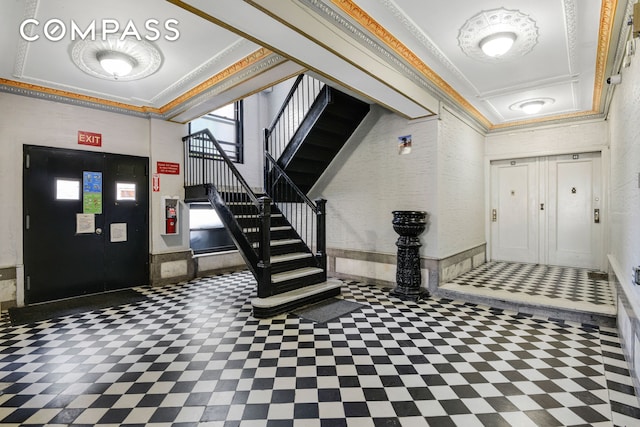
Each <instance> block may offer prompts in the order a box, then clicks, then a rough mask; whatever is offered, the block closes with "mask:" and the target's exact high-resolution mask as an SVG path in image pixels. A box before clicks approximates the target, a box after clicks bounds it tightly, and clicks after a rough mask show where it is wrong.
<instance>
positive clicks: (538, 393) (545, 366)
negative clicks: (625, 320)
mask: <svg viewBox="0 0 640 427" xmlns="http://www.w3.org/2000/svg"><path fill="white" fill-rule="evenodd" d="M254 289H255V282H254V281H253V279H252V277H251V276H250V274H249V273H247V272H239V273H233V274H226V275H221V276H216V277H211V278H204V279H199V280H194V281H192V282H189V283H186V284H180V285H174V286H166V287H162V288H141V289H140V290H141V291H142V292H144V293H145V294H146V295H147V296H148V299H147V300H145V301H143V302H139V303H135V304H131V305H127V306H121V307H117V308H111V309H105V310H101V311H96V312H91V313H84V314H78V315H74V316H69V317H65V318H59V319H53V320H50V321H45V322H40V323H35V324H31V325H26V326H15V327H14V326H10V325H9V324H7V323H5V324H4V325H0V393H1V394H0V424H1V425H3V426H4V425H52V426H53V425H71V424H73V425H104V426H106V425H114V426H134V425H149V426H198V425H209V426H218V427H257V426H261V427H281V426H282V427H285V426H287V427H289V426H291V427H298V426H304V427H314V426H317V427H340V426H357V427H372V426H376V427H377V426H385V427H394V426H401V427H421V426H464V427H472V426H492V427H493V426H570V425H591V426H612V425H618V426H634V425H640V410H639V409H638V401H637V399H636V397H635V396H634V394H633V387H632V385H631V380H630V377H629V372H628V367H627V364H626V362H625V361H624V358H623V356H622V351H621V349H620V342H619V340H618V337H617V335H616V331H615V329H611V328H603V327H595V326H590V325H580V324H573V323H565V322H560V321H551V320H546V319H541V318H535V317H532V316H524V315H518V314H516V313H510V312H506V311H502V310H493V309H488V308H485V307H482V306H477V305H474V304H465V303H460V302H456V301H451V300H445V299H428V300H426V301H421V302H419V303H413V302H403V301H400V300H397V299H394V298H390V297H389V296H388V292H386V291H385V290H382V289H380V288H377V287H374V286H368V285H365V284H362V283H357V282H348V283H345V284H344V287H343V294H342V297H343V298H345V299H348V300H351V301H356V302H360V303H363V304H366V306H365V307H364V308H362V309H361V310H359V311H355V312H352V313H349V314H347V315H345V316H343V317H341V318H339V319H338V320H336V321H333V322H329V323H327V324H315V323H313V322H311V321H308V320H304V319H301V318H298V317H296V316H294V315H282V316H278V317H276V318H273V319H266V320H257V319H255V318H253V317H252V316H251V306H250V299H251V298H252V297H253V296H254Z"/></svg>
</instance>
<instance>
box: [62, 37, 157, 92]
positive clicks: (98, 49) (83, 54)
mask: <svg viewBox="0 0 640 427" xmlns="http://www.w3.org/2000/svg"><path fill="white" fill-rule="evenodd" d="M120 38H121V36H120V35H119V34H110V35H108V36H106V37H104V40H103V37H96V39H95V40H89V39H87V40H77V41H76V42H75V43H74V44H73V45H72V46H71V60H72V61H73V63H74V64H76V66H77V67H78V68H80V69H81V70H82V71H84V72H85V73H87V74H89V75H90V76H93V77H98V78H101V79H105V80H116V81H119V82H122V81H131V80H139V79H142V78H144V77H147V76H150V75H151V74H153V73H155V72H156V71H158V69H159V68H160V65H161V64H162V55H161V54H160V50H158V48H156V47H155V46H154V45H153V44H151V43H150V42H148V41H146V40H138V39H136V38H131V37H125V38H124V39H123V40H121V39H120ZM117 57H119V58H120V60H121V61H124V62H125V63H126V62H128V63H129V66H128V67H126V68H127V69H128V70H127V71H128V72H127V73H124V72H114V71H113V69H112V68H110V67H107V68H105V62H106V61H105V59H107V60H109V59H115V58H117Z"/></svg>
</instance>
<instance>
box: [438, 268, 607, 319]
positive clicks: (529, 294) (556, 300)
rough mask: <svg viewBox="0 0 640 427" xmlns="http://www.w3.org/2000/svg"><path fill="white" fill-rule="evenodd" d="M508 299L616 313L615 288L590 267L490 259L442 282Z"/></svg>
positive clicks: (465, 289)
mask: <svg viewBox="0 0 640 427" xmlns="http://www.w3.org/2000/svg"><path fill="white" fill-rule="evenodd" d="M442 288H443V289H447V290H455V291H460V292H465V293H472V294H477V295H485V296H495V297H496V298H504V299H507V300H522V301H527V302H530V303H536V304H542V305H549V306H561V307H569V308H573V309H576V310H584V311H588V312H594V313H602V314H611V315H615V313H616V307H615V301H616V294H615V289H614V288H613V287H612V286H611V285H610V284H609V282H608V281H607V280H596V279H590V278H589V270H586V269H581V268H572V267H557V266H549V265H539V264H520V263H508V262H499V261H493V262H487V263H485V264H483V265H481V266H479V267H478V268H475V269H473V270H472V271H470V272H468V273H465V274H463V275H461V276H458V277H457V278H456V279H454V280H452V281H451V282H449V283H446V284H444V285H443V286H442Z"/></svg>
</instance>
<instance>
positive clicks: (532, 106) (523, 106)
mask: <svg viewBox="0 0 640 427" xmlns="http://www.w3.org/2000/svg"><path fill="white" fill-rule="evenodd" d="M554 102H555V100H554V99H553V98H535V99H527V100H526V101H518V102H516V103H515V104H512V105H511V106H509V109H511V110H513V111H521V112H523V113H525V114H537V113H539V112H540V111H542V108H543V107H544V106H546V105H551V104H553V103H554Z"/></svg>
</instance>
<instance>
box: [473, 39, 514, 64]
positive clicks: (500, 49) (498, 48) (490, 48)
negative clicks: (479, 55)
mask: <svg viewBox="0 0 640 427" xmlns="http://www.w3.org/2000/svg"><path fill="white" fill-rule="evenodd" d="M515 41H516V35H515V34H514V33H495V34H491V35H489V36H487V37H485V38H483V39H482V40H480V43H478V44H479V46H480V49H482V51H483V52H484V53H485V55H487V56H490V57H492V58H493V57H497V56H502V55H504V54H505V53H507V52H508V51H509V49H511V47H512V46H513V42H515Z"/></svg>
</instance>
